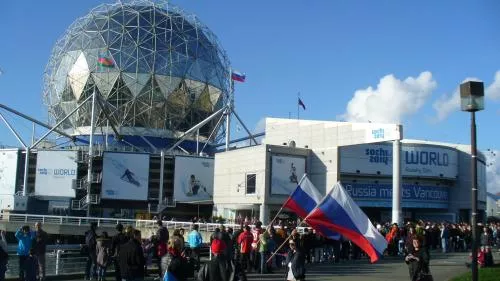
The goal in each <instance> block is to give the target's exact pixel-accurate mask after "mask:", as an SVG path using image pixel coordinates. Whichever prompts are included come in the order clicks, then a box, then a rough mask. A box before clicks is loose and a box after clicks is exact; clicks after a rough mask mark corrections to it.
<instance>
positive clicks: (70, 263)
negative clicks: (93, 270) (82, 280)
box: [6, 245, 87, 278]
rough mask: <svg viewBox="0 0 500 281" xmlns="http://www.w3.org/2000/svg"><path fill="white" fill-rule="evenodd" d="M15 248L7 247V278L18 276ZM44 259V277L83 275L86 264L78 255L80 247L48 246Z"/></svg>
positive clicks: (83, 256)
mask: <svg viewBox="0 0 500 281" xmlns="http://www.w3.org/2000/svg"><path fill="white" fill-rule="evenodd" d="M9 246H10V245H9ZM12 248H13V249H12ZM15 248H16V247H15V246H10V247H9V260H8V264H7V272H6V277H7V278H12V277H17V276H18V275H19V262H18V256H17V255H16V254H15V250H14V249H15ZM45 259H46V275H64V274H74V273H82V274H83V271H84V270H85V264H86V262H87V257H86V256H85V255H82V254H81V253H80V245H48V246H47V254H46V255H45Z"/></svg>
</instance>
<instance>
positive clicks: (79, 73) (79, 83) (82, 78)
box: [68, 53, 90, 100]
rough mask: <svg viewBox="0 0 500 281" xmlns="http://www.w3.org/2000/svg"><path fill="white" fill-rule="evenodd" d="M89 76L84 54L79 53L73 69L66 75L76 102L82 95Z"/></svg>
mask: <svg viewBox="0 0 500 281" xmlns="http://www.w3.org/2000/svg"><path fill="white" fill-rule="evenodd" d="M89 76H90V72H89V66H88V64H87V59H86V57H85V54H83V53H81V54H80V56H79V57H78V59H77V60H76V62H75V63H74V64H73V67H72V68H71V70H70V71H69V73H68V81H69V84H70V86H71V89H72V90H73V95H74V96H75V98H76V99H77V100H78V99H80V96H81V94H82V91H83V88H84V87H85V84H86V83H87V80H88V78H89Z"/></svg>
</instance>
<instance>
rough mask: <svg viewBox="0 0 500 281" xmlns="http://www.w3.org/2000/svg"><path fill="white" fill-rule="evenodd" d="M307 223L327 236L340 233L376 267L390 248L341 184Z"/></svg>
mask: <svg viewBox="0 0 500 281" xmlns="http://www.w3.org/2000/svg"><path fill="white" fill-rule="evenodd" d="M304 221H305V222H306V223H307V224H309V225H310V226H311V227H312V228H314V229H316V231H319V232H321V233H323V234H326V235H328V233H329V232H333V233H335V232H337V233H340V234H341V235H342V236H344V237H345V238H347V239H349V240H351V241H352V242H353V243H354V244H356V245H358V247H360V248H361V249H363V251H365V252H366V253H367V254H368V256H369V257H370V261H371V262H372V263H373V262H376V261H378V259H379V258H380V256H382V254H383V252H384V250H385V249H386V248H387V241H386V240H385V238H384V237H383V236H382V235H381V234H380V233H379V232H378V231H377V229H376V228H375V227H374V226H373V225H372V223H371V222H370V220H369V219H368V217H367V216H366V215H365V213H363V211H361V209H360V208H359V207H358V205H357V204H356V203H355V202H354V200H352V198H351V197H350V196H349V194H347V192H346V191H345V189H344V188H343V187H342V185H341V184H340V183H337V184H336V185H335V186H334V187H333V189H332V190H331V191H330V192H329V193H328V194H327V195H326V196H325V198H323V200H322V201H321V202H320V203H319V204H318V206H317V207H316V208H315V209H314V210H312V212H311V213H310V214H309V215H308V216H307V217H306V218H305V219H304Z"/></svg>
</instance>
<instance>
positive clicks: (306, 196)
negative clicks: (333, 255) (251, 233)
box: [283, 174, 340, 240]
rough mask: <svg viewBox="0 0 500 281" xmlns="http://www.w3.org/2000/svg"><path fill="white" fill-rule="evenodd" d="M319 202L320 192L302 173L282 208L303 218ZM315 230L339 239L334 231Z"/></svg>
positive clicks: (328, 236)
mask: <svg viewBox="0 0 500 281" xmlns="http://www.w3.org/2000/svg"><path fill="white" fill-rule="evenodd" d="M320 202H321V194H320V193H319V191H318V190H317V189H316V187H315V186H314V184H313V183H312V182H311V181H310V180H309V178H308V177H307V175H306V174H304V176H303V177H302V179H301V180H300V182H299V184H298V185H297V188H295V190H294V191H293V193H292V194H291V195H290V196H289V197H288V199H287V200H286V201H285V204H283V208H287V209H289V210H291V211H293V212H295V213H296V214H297V215H298V216H299V217H301V218H305V217H307V215H308V214H309V213H311V211H312V210H314V208H316V206H317V205H318V204H319V203H320ZM317 231H318V232H319V233H321V234H322V235H323V236H325V237H327V238H330V239H335V240H339V239H340V235H339V234H338V233H336V232H334V231H323V230H322V231H320V230H317Z"/></svg>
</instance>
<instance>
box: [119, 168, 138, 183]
mask: <svg viewBox="0 0 500 281" xmlns="http://www.w3.org/2000/svg"><path fill="white" fill-rule="evenodd" d="M134 176H135V174H134V173H132V172H131V171H130V170H129V169H126V170H125V172H124V173H123V175H122V176H121V177H120V179H121V180H125V181H127V182H129V183H131V184H133V185H135V186H137V187H139V186H141V184H140V183H139V182H138V181H137V180H136V179H134ZM125 178H126V179H125Z"/></svg>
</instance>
